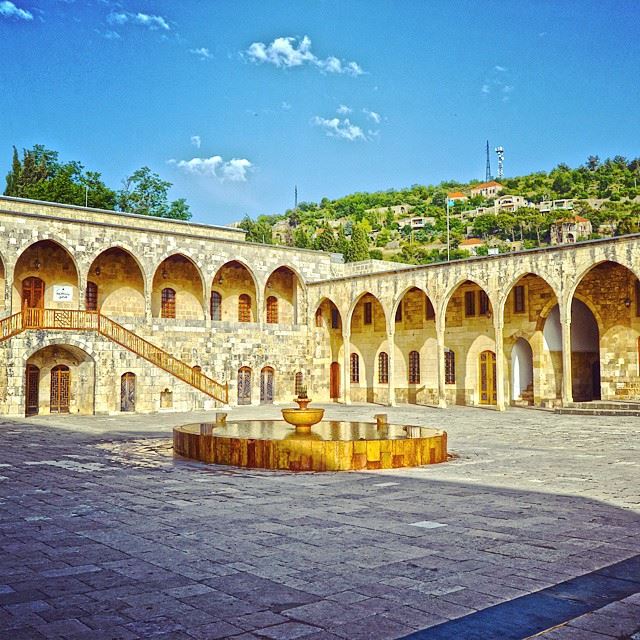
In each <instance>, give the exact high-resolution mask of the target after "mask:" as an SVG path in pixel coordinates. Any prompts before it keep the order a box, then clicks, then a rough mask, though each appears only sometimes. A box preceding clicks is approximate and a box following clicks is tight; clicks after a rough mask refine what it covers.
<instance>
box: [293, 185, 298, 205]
mask: <svg viewBox="0 0 640 640" xmlns="http://www.w3.org/2000/svg"><path fill="white" fill-rule="evenodd" d="M293 208H294V209H297V208H298V185H296V186H295V187H294V189H293Z"/></svg>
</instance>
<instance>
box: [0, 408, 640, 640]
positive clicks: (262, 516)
mask: <svg viewBox="0 0 640 640" xmlns="http://www.w3.org/2000/svg"><path fill="white" fill-rule="evenodd" d="M327 409H328V416H329V417H331V418H340V419H372V418H373V415H374V414H375V413H379V412H381V411H385V412H387V413H389V416H390V420H391V421H392V422H404V423H407V424H425V425H430V426H434V427H441V428H445V429H446V430H447V431H448V433H449V447H450V451H451V452H452V453H453V454H455V459H454V460H452V461H450V462H448V463H446V464H443V465H434V466H427V467H423V468H419V469H403V470H394V471H371V472H364V473H354V472H353V473H341V474H334V473H322V474H310V473H302V474H290V473H285V472H266V471H248V470H237V469H233V468H228V467H215V466H207V465H201V464H198V463H195V462H190V461H184V460H174V459H173V457H172V454H171V448H170V439H169V438H170V434H171V426H173V425H175V424H181V423H184V422H189V421H200V420H204V419H207V418H210V417H211V414H207V413H204V412H199V413H194V414H188V415H185V414H182V415H180V414H170V413H168V414H154V415H146V416H141V415H132V416H117V417H90V418H87V417H84V418H80V417H75V416H67V417H46V418H45V417H41V418H32V419H29V420H21V421H4V422H3V423H2V424H1V425H0V443H1V445H2V446H1V448H0V452H1V453H0V548H1V550H2V553H1V554H0V637H2V638H4V637H7V638H11V639H12V640H20V639H21V638H28V639H29V640H32V639H33V640H38V639H39V638H69V639H72V638H104V639H110V640H115V639H122V640H127V639H136V638H167V639H168V638H172V639H173V638H175V639H184V640H193V639H194V638H196V639H207V638H230V637H233V638H237V639H245V638H263V639H264V638H271V639H273V640H278V639H281V640H289V639H291V640H293V639H295V638H304V639H305V640H316V639H317V640H319V639H331V638H333V639H338V638H342V639H354V640H357V639H358V638H400V637H403V636H405V635H409V634H412V633H415V632H416V631H421V630H425V629H428V628H429V627H435V626H436V625H441V624H443V623H446V622H447V621H449V620H454V619H457V618H461V617H463V616H468V615H473V614H474V613H475V612H477V611H481V610H484V609H486V608H488V607H492V606H495V605H499V604H500V603H504V602H508V601H510V600H513V599H514V598H518V597H520V596H524V595H527V594H530V593H532V592H537V591H539V590H541V589H545V588H547V587H550V586H552V585H556V584H557V583H559V582H563V581H565V580H567V579H569V578H574V577H576V576H582V575H583V574H588V573H589V572H592V571H595V570H597V569H601V568H602V567H605V566H608V565H611V564H613V563H617V562H620V561H623V560H626V559H630V558H633V557H634V556H636V555H637V554H639V553H640V527H639V525H640V483H639V482H638V472H639V466H640V439H639V435H640V420H638V419H637V418H620V417H614V418H608V417H606V416H599V417H577V416H570V415H567V416H561V415H554V414H552V413H548V412H544V411H536V410H524V409H512V410H509V411H508V412H505V413H497V412H494V411H491V410H484V409H474V408H463V407H453V408H450V409H448V410H446V411H442V410H437V409H430V408H426V407H415V406H403V407H397V408H393V409H388V408H381V407H379V406H374V405H365V406H350V407H344V406H339V405H330V406H328V407H327ZM278 412H279V408H278V407H247V408H242V409H233V410H232V412H231V414H232V416H233V417H235V416H237V417H257V416H259V417H265V418H269V417H276V416H277V415H278ZM636 578H638V579H640V576H636ZM582 618H584V619H582ZM598 618H600V621H599V622H598V620H597V619H598ZM616 620H618V621H620V620H624V625H621V624H617V623H615V621H616ZM636 623H637V624H636ZM622 626H624V629H622ZM634 626H635V627H636V628H635V629H634ZM638 628H640V604H639V601H638V596H637V595H634V596H631V597H630V598H626V599H625V600H621V601H619V602H616V603H613V604H610V605H608V607H604V608H603V609H602V610H601V611H597V612H593V613H590V614H587V615H586V616H582V617H581V618H576V619H575V620H572V621H569V622H567V623H566V624H563V625H561V626H559V627H558V628H557V629H554V630H549V631H546V632H545V633H544V634H543V635H542V636H540V637H543V638H545V640H546V639H547V638H548V639H549V640H555V638H562V639H563V640H564V639H569V638H576V639H581V638H585V639H589V640H602V639H603V638H621V637H630V636H631V634H632V633H634V632H635V631H637V630H638ZM563 634H564V635H563ZM624 634H627V635H624ZM423 637H425V638H427V637H428V635H424V636H423ZM474 637H475V636H474ZM496 637H501V636H500V635H499V634H498V635H496ZM504 637H507V636H506V635H505V636H504ZM462 640H464V639H462Z"/></svg>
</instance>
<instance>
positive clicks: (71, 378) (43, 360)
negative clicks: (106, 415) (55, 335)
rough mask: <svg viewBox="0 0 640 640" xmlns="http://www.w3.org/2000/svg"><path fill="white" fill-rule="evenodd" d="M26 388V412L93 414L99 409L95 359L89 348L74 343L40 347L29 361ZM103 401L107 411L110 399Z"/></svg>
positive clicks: (102, 407) (32, 413)
mask: <svg viewBox="0 0 640 640" xmlns="http://www.w3.org/2000/svg"><path fill="white" fill-rule="evenodd" d="M24 391H25V414H26V415H36V414H45V415H46V414H48V413H56V414H64V413H74V414H81V415H92V414H93V413H94V411H95V363H94V360H93V358H92V357H91V356H90V355H89V354H88V353H87V352H86V351H84V350H83V349H81V348H79V347H76V346H73V345H70V344H53V345H49V346H46V347H43V348H41V349H38V350H37V351H35V352H34V353H33V354H31V356H29V358H28V360H27V362H26V367H25V386H24ZM112 397H113V396H112ZM100 402H102V406H101V410H104V411H107V410H108V409H109V406H108V402H109V401H108V400H101V401H100Z"/></svg>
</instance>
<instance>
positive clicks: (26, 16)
mask: <svg viewBox="0 0 640 640" xmlns="http://www.w3.org/2000/svg"><path fill="white" fill-rule="evenodd" d="M0 16H4V17H5V18H17V19H18V20H33V14H32V13H31V12H30V11H27V10H26V9H21V8H20V7H16V5H15V4H13V2H9V0H3V1H2V2H0Z"/></svg>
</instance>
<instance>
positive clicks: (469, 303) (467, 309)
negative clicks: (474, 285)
mask: <svg viewBox="0 0 640 640" xmlns="http://www.w3.org/2000/svg"><path fill="white" fill-rule="evenodd" d="M464 315H465V316H467V318H469V317H471V316H475V315H476V292H475V291H466V292H465V294H464Z"/></svg>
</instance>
